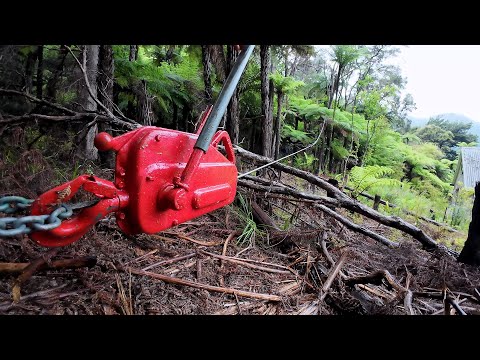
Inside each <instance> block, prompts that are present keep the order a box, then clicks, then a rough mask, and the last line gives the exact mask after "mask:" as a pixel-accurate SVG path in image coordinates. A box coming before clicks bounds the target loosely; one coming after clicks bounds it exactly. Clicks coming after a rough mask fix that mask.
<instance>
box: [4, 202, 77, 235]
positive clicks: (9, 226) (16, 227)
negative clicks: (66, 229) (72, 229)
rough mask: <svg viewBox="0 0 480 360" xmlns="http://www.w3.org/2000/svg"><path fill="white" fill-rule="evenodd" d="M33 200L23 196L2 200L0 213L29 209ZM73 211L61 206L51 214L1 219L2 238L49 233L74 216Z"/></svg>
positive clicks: (66, 206) (68, 207)
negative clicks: (36, 232) (48, 231)
mask: <svg viewBox="0 0 480 360" xmlns="http://www.w3.org/2000/svg"><path fill="white" fill-rule="evenodd" d="M32 203H33V200H30V199H26V198H23V197H21V196H5V197H2V198H0V212H3V213H5V214H12V213H15V212H18V211H21V210H25V209H27V208H28V207H29V206H30V205H31V204H32ZM72 214H73V210H72V208H71V207H70V206H68V205H67V204H61V205H60V206H59V207H58V208H56V209H55V210H53V211H52V213H51V214H44V215H29V216H23V217H18V218H16V217H4V218H0V236H4V237H7V236H15V235H19V234H30V233H31V232H32V231H47V230H52V229H55V228H57V227H59V226H60V225H61V223H62V220H64V219H66V218H69V217H70V216H72Z"/></svg>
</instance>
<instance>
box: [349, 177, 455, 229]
mask: <svg viewBox="0 0 480 360" xmlns="http://www.w3.org/2000/svg"><path fill="white" fill-rule="evenodd" d="M344 189H347V190H350V191H354V189H353V188H351V187H349V186H345V187H344ZM358 195H360V196H363V197H365V198H367V199H370V200H373V201H375V197H374V196H372V195H370V194H368V193H366V192H361V193H359V194H358ZM379 203H380V204H382V205H385V206H388V207H391V208H398V207H399V206H398V205H395V204H392V203H390V202H387V201H385V200H382V199H380V202H379ZM400 210H401V211H403V212H404V213H405V214H407V215H411V216H415V217H416V218H419V219H421V220H423V221H426V222H428V223H430V224H433V225H436V226H439V227H443V228H445V229H447V230H448V231H450V232H456V233H459V232H460V231H458V230H457V229H454V228H452V227H450V226H448V225H447V224H443V223H441V222H438V221H435V220H432V219H429V218H427V217H425V216H422V215H418V214H415V213H414V212H411V211H410V210H407V209H402V208H401V209H400Z"/></svg>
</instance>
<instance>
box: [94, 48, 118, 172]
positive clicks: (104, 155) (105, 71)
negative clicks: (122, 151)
mask: <svg viewBox="0 0 480 360" xmlns="http://www.w3.org/2000/svg"><path fill="white" fill-rule="evenodd" d="M98 70H99V71H98V77H97V85H98V100H100V101H101V103H102V104H103V105H105V107H106V108H107V109H108V110H110V111H113V104H114V103H113V83H114V81H113V78H114V71H115V64H114V57H113V47H112V45H100V50H99V61H98ZM98 129H99V131H106V132H111V131H112V128H111V126H110V125H108V124H106V123H100V124H99V125H98ZM100 160H101V162H102V164H104V165H106V166H108V167H113V166H114V165H115V164H114V153H113V152H112V151H102V152H100Z"/></svg>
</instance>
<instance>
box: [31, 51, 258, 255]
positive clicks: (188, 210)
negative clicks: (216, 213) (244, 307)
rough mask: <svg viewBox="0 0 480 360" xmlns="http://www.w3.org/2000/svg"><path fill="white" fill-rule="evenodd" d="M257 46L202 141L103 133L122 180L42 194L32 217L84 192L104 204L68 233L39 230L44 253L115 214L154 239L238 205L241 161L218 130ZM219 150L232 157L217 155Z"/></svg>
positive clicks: (87, 182) (81, 183) (82, 182)
mask: <svg viewBox="0 0 480 360" xmlns="http://www.w3.org/2000/svg"><path fill="white" fill-rule="evenodd" d="M253 47H254V46H253V45H249V46H245V47H244V49H243V51H242V52H241V53H240V54H239V56H238V58H237V61H236V62H235V65H234V67H233V68H232V71H231V72H230V74H229V76H228V78H227V79H226V81H225V84H224V86H223V88H222V91H221V92H220V94H219V97H218V100H217V101H216V103H215V105H214V106H213V107H210V108H209V109H208V110H207V111H205V112H204V114H203V116H202V119H201V121H200V126H199V128H198V130H197V133H196V134H191V133H186V132H182V131H176V130H170V129H164V128H159V127H153V126H148V127H140V128H138V129H136V130H133V131H130V132H128V133H125V134H123V135H120V136H117V137H112V136H111V135H109V134H107V133H100V134H98V135H97V136H96V138H95V146H96V147H97V148H98V149H99V150H100V151H109V150H111V151H115V153H116V167H115V181H114V182H113V183H112V182H110V181H107V180H104V179H100V178H97V177H95V176H92V175H82V176H79V177H77V178H76V179H74V180H72V181H70V182H67V183H65V184H62V185H60V186H57V187H55V188H53V189H51V190H49V191H48V192H46V193H44V194H42V195H41V196H40V197H38V198H37V199H36V200H35V202H34V203H33V204H32V208H31V214H32V215H40V214H48V213H51V212H52V210H53V209H54V208H57V207H58V206H59V205H61V204H62V203H67V202H68V201H69V200H70V199H72V198H73V197H74V196H75V194H77V193H78V192H79V190H81V189H82V190H83V191H86V192H89V193H91V194H93V195H95V196H96V197H97V198H98V199H99V201H98V202H97V203H96V204H95V205H93V206H90V207H86V208H84V209H82V210H81V211H79V212H78V213H77V214H76V215H74V216H72V217H70V218H69V219H67V220H64V221H62V223H61V225H60V226H58V227H56V228H54V229H52V230H47V231H33V232H32V233H31V234H30V237H31V238H32V239H33V240H34V241H36V242H37V243H38V244H40V245H42V246H47V247H54V246H65V245H68V244H70V243H73V242H74V241H76V240H78V239H79V238H81V237H82V236H83V235H84V234H85V233H86V232H87V231H88V230H89V229H90V228H91V227H92V226H93V225H95V224H96V223H97V222H98V221H99V220H101V219H102V218H103V217H105V216H106V215H108V214H109V213H112V212H113V213H115V216H116V219H117V224H118V226H119V227H120V229H121V230H122V231H124V232H125V233H127V234H137V233H150V234H151V233H157V232H159V231H162V230H165V229H168V228H170V227H172V226H176V225H178V224H180V223H182V222H185V221H188V220H191V219H193V218H196V217H198V216H201V215H204V214H206V213H209V212H211V211H213V210H216V209H218V208H221V207H223V206H225V205H228V204H230V203H231V202H232V201H233V200H234V198H235V193H236V187H237V168H236V165H235V154H234V151H233V147H232V143H231V140H230V137H229V136H228V133H227V132H226V131H217V128H218V126H219V124H220V121H221V119H222V117H223V114H224V113H225V110H226V108H227V105H228V103H229V101H230V98H231V96H232V94H233V91H234V90H235V87H236V86H237V84H238V81H239V79H240V77H241V74H242V73H243V71H244V69H245V66H246V64H247V62H248V59H249V57H250V55H251V53H252V51H253ZM219 144H223V146H224V149H225V153H226V156H224V155H223V154H222V153H221V152H220V151H219V150H218V149H217V146H218V145H219Z"/></svg>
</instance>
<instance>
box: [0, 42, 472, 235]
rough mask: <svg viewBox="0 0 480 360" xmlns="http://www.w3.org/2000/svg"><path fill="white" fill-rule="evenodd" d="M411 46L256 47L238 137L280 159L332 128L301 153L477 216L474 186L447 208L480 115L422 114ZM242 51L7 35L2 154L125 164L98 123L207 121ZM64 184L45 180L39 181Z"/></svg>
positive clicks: (432, 206) (355, 179) (236, 123)
mask: <svg viewBox="0 0 480 360" xmlns="http://www.w3.org/2000/svg"><path fill="white" fill-rule="evenodd" d="M399 51H400V50H399V47H396V46H387V45H372V46H365V45H332V46H330V47H328V48H319V47H315V46H311V45H261V46H256V47H255V50H254V53H253V56H252V58H251V59H250V61H249V63H248V65H247V68H246V70H245V73H244V74H243V76H242V78H241V80H240V83H239V86H238V87H237V89H236V91H235V92H234V95H233V97H232V100H231V101H230V104H229V106H228V110H227V113H226V115H225V117H224V121H223V123H222V126H223V127H224V128H225V129H226V130H227V131H228V132H229V134H230V137H231V139H232V142H233V143H235V144H238V145H240V146H242V147H244V148H246V149H248V150H250V151H253V152H256V153H258V154H262V155H265V156H268V157H271V158H275V159H277V158H279V157H282V156H284V155H286V154H289V153H292V152H293V151H295V150H298V149H301V148H303V147H305V146H306V145H309V144H311V143H312V142H314V141H315V139H316V138H317V137H318V135H319V133H320V131H323V132H322V134H321V136H320V141H318V143H317V144H316V145H315V146H314V147H313V148H311V149H309V150H308V151H306V152H302V153H299V154H298V155H296V156H295V157H294V158H290V159H288V160H287V161H289V162H291V163H292V164H293V165H295V166H296V167H299V168H302V169H305V170H309V171H312V172H313V173H316V174H324V175H326V176H329V177H334V178H336V179H337V180H339V182H340V184H341V185H347V186H349V187H350V188H351V189H352V190H351V191H352V192H353V196H354V197H356V196H357V195H358V194H359V193H360V192H362V191H367V192H369V193H371V194H378V195H380V196H381V197H382V199H384V200H386V201H388V202H390V203H395V204H397V205H399V207H401V208H404V209H408V210H410V211H413V212H415V213H416V214H419V215H424V216H429V217H434V218H435V219H436V220H440V221H448V222H450V224H452V225H454V226H459V227H463V228H465V227H466V226H468V221H469V216H470V213H469V212H470V209H471V208H470V207H469V206H470V204H469V202H468V201H469V199H470V192H469V191H470V190H465V192H464V193H462V194H461V198H460V200H461V201H458V202H457V204H456V207H455V210H454V211H452V212H451V213H449V214H447V213H446V209H447V206H448V205H449V202H450V197H451V194H452V185H451V183H452V181H453V175H454V171H455V167H456V163H457V157H458V154H457V149H458V147H459V146H476V142H477V136H476V135H472V134H471V133H469V130H470V128H471V125H472V124H471V123H470V124H468V123H467V124H465V123H461V122H448V121H446V120H445V119H442V118H440V117H436V118H431V119H430V120H429V121H428V123H427V124H426V125H425V126H422V127H417V128H413V127H411V123H410V121H409V119H408V114H409V112H410V111H412V110H413V109H415V101H414V99H413V97H412V96H411V95H410V94H406V95H403V93H402V90H403V89H404V87H405V84H406V81H407V79H405V78H404V77H403V76H402V73H401V69H400V68H399V67H398V66H396V65H392V64H391V62H390V60H391V59H392V58H394V57H395V56H397V55H398V53H399ZM237 55H238V54H237V52H236V50H235V49H234V47H233V46H231V45H61V46H60V45H22V46H14V45H8V46H5V45H4V46H0V134H2V137H1V139H2V141H1V145H0V146H1V147H2V155H1V156H2V158H1V161H2V162H3V163H7V162H16V161H18V160H19V158H20V156H21V151H25V150H28V151H32V150H34V149H37V150H38V151H39V152H41V154H42V156H44V158H45V159H46V161H48V162H50V163H51V164H52V167H53V168H55V171H56V175H57V177H58V182H64V181H65V180H70V179H71V178H73V177H75V176H78V174H79V173H80V172H81V171H83V172H84V171H87V170H88V169H89V166H92V164H102V165H106V166H105V167H112V165H113V163H112V159H113V158H112V154H105V153H98V152H97V151H96V149H95V147H94V146H93V138H94V136H95V134H96V133H98V131H108V132H110V133H112V134H113V135H118V134H120V133H122V132H125V131H129V130H131V129H134V128H135V127H137V126H139V125H146V126H151V125H153V126H159V127H165V128H171V129H177V130H181V131H188V132H193V131H195V127H196V125H197V122H198V119H199V117H200V115H201V113H202V112H203V111H204V110H205V109H206V108H207V106H208V105H211V104H213V103H214V101H215V99H216V98H217V96H218V94H219V92H220V89H221V87H222V84H223V83H224V81H225V79H226V77H227V76H228V73H229V71H230V69H231V68H232V66H233V64H234V62H235V59H236V57H237ZM54 124H55V125H60V126H53V125H54ZM19 129H22V130H21V131H20V130H19ZM72 164H74V165H73V167H74V169H73V171H72ZM0 175H1V177H2V178H3V177H5V176H6V174H0ZM52 185H54V184H51V183H50V184H42V183H41V182H39V184H38V186H39V188H38V189H34V191H36V192H37V193H40V192H42V191H45V190H47V189H48V188H51V187H52ZM359 200H361V199H359ZM362 201H363V200H362ZM385 211H391V212H392V213H393V212H395V211H396V210H395V209H388V208H387V210H385Z"/></svg>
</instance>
